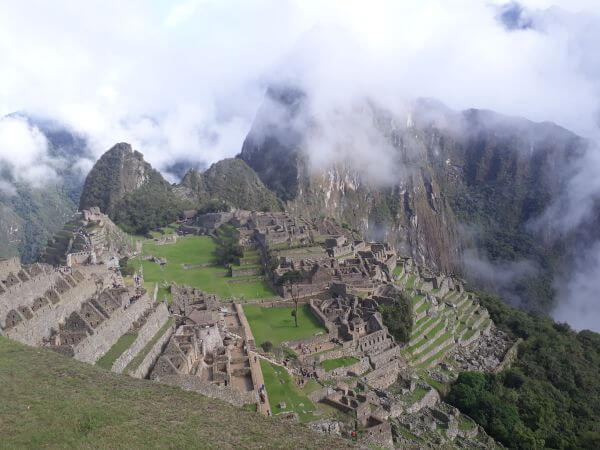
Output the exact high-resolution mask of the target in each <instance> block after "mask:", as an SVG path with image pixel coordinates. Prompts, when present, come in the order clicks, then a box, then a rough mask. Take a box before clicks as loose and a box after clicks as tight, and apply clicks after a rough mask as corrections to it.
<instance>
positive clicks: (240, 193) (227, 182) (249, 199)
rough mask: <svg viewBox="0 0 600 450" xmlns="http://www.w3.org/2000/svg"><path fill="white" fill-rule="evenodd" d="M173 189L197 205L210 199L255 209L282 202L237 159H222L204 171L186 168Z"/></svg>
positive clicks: (275, 208)
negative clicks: (186, 170) (187, 169)
mask: <svg viewBox="0 0 600 450" xmlns="http://www.w3.org/2000/svg"><path fill="white" fill-rule="evenodd" d="M175 190H176V191H177V192H178V193H179V194H180V195H182V196H184V197H185V198H187V199H189V200H190V201H192V202H194V203H197V204H199V205H202V204H205V203H207V202H209V201H212V200H217V201H223V202H226V203H227V204H229V205H231V206H234V207H237V208H245V209H251V210H256V211H280V210H281V209H282V203H281V201H280V200H279V199H278V198H277V196H276V195H275V194H274V193H273V192H271V191H270V190H269V189H267V187H266V186H265V185H264V184H263V182H262V181H261V180H260V178H259V177H258V176H257V174H256V172H254V170H252V169H251V168H250V167H249V166H248V165H247V164H246V163H245V162H244V161H242V160H240V159H233V158H230V159H224V160H222V161H219V162H217V163H215V164H213V165H212V166H210V167H209V168H208V169H207V170H206V171H204V172H199V171H197V170H195V169H191V170H189V171H188V172H187V173H186V174H185V176H184V177H183V179H182V180H181V183H180V184H179V185H178V186H177V187H176V188H175Z"/></svg>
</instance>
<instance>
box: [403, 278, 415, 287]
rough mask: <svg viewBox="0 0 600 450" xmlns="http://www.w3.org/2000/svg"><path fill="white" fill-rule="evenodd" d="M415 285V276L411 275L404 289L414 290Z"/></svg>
mask: <svg viewBox="0 0 600 450" xmlns="http://www.w3.org/2000/svg"><path fill="white" fill-rule="evenodd" d="M414 284H415V276H414V275H409V276H408V278H407V280H406V284H405V285H404V289H412V288H413V286H414Z"/></svg>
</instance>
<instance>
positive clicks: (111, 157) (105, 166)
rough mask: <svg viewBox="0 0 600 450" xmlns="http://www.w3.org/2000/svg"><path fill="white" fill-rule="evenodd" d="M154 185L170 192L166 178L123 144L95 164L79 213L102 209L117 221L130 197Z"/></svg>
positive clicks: (81, 200)
mask: <svg viewBox="0 0 600 450" xmlns="http://www.w3.org/2000/svg"><path fill="white" fill-rule="evenodd" d="M150 183H152V184H158V185H160V184H162V185H163V186H164V187H165V189H167V188H168V183H167V182H166V181H165V180H164V179H163V177H162V175H160V173H158V172H157V171H155V170H154V169H152V166H151V165H150V164H148V163H147V162H146V161H144V155H142V154H141V153H140V152H138V151H134V150H132V148H131V145H129V144H127V143H123V142H121V143H119V144H116V145H115V146H114V147H112V148H111V149H110V150H108V151H107V152H106V153H104V155H102V157H100V159H99V160H98V161H97V162H96V164H94V167H93V168H92V170H91V171H90V173H89V174H88V176H87V178H86V180H85V184H84V186H83V192H82V193H81V199H80V202H79V209H80V210H83V209H89V208H92V207H94V206H98V207H99V208H100V210H101V211H102V212H104V213H105V214H108V215H109V216H110V217H114V214H115V212H116V207H117V205H118V204H119V203H120V201H121V200H123V198H124V197H125V195H126V194H127V193H130V192H133V191H135V190H137V189H139V188H141V187H142V186H144V185H147V184H150Z"/></svg>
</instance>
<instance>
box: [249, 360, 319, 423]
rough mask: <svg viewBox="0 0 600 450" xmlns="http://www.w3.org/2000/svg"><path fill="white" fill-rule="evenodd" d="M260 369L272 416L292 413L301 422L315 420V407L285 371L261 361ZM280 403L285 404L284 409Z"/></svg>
mask: <svg viewBox="0 0 600 450" xmlns="http://www.w3.org/2000/svg"><path fill="white" fill-rule="evenodd" d="M260 367H261V369H262V372H263V376H264V379H265V386H266V387H267V394H268V396H269V404H270V406H271V412H272V413H273V414H279V413H281V412H291V411H293V412H296V413H298V416H299V417H300V420H301V421H302V422H304V421H310V420H315V416H314V414H313V412H314V411H315V405H314V404H313V403H312V402H311V401H310V399H309V398H308V397H307V396H306V395H305V394H304V393H302V392H301V391H300V390H299V389H298V388H297V387H296V385H295V383H294V380H292V378H291V377H290V374H289V373H288V372H287V370H285V369H284V368H283V367H280V366H276V365H273V364H271V363H270V362H268V361H265V360H262V359H261V361H260ZM281 402H285V408H283V409H282V408H280V407H279V404H280V403H281Z"/></svg>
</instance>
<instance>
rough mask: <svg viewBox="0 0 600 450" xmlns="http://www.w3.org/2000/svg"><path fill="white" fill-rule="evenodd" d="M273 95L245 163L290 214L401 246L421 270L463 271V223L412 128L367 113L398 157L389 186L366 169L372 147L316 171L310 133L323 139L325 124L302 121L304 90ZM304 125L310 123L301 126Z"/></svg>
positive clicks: (260, 117) (253, 134)
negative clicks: (363, 156) (336, 223)
mask: <svg viewBox="0 0 600 450" xmlns="http://www.w3.org/2000/svg"><path fill="white" fill-rule="evenodd" d="M269 96H270V98H269V100H268V103H269V102H270V103H271V105H270V107H266V108H263V109H262V110H261V112H259V115H258V116H257V117H256V119H255V123H254V125H253V127H252V130H251V131H250V134H249V135H248V137H247V138H246V140H245V142H244V145H243V148H242V152H241V153H240V155H239V158H241V159H243V160H244V161H246V162H247V163H248V164H249V165H250V166H251V167H252V168H254V170H256V171H257V173H258V175H259V176H260V178H261V179H262V180H263V181H264V182H265V184H266V185H267V187H269V188H270V189H272V190H274V191H275V192H277V193H278V194H279V196H280V197H281V198H283V199H284V200H286V201H287V207H288V208H289V209H290V210H292V211H295V212H297V213H300V214H305V215H312V216H319V215H327V216H330V217H334V218H336V219H338V220H340V221H341V222H343V223H345V224H347V226H349V227H351V228H354V229H358V230H360V231H361V232H363V233H364V234H366V236H367V237H369V238H372V239H383V240H386V241H388V242H390V243H393V244H394V245H395V246H396V247H397V248H398V249H400V251H401V252H402V253H404V254H406V255H410V256H413V257H414V258H415V259H416V260H417V261H418V262H419V263H420V264H428V265H430V266H433V267H436V268H438V269H441V270H443V271H446V272H455V271H457V270H458V269H459V268H460V260H461V243H460V240H459V237H458V232H457V225H456V220H455V217H454V214H453V211H452V209H451V208H450V207H449V203H448V198H447V196H446V195H445V193H444V192H443V191H442V190H441V189H440V181H441V180H440V177H439V176H438V174H437V173H436V172H435V170H434V164H432V162H431V161H430V156H431V155H430V154H429V153H428V152H426V151H422V150H425V147H424V146H422V148H419V149H418V150H419V151H418V152H415V148H414V144H415V143H414V142H413V141H414V139H413V137H412V136H411V135H407V136H404V133H405V132H406V129H405V128H402V129H400V128H396V127H395V126H394V121H393V120H391V118H390V117H387V116H386V115H385V114H384V113H383V112H382V111H379V110H377V109H376V108H375V107H374V106H372V105H369V104H365V105H364V108H363V109H364V110H363V111H362V114H363V115H364V112H365V111H366V112H367V115H368V117H370V120H371V121H372V123H371V124H370V125H371V126H372V127H373V128H374V129H377V130H378V131H377V132H378V133H379V134H381V136H383V137H384V139H385V140H386V142H387V144H389V145H390V148H392V149H393V151H394V153H395V154H394V156H393V159H394V160H395V161H396V162H397V177H395V179H394V180H393V181H392V182H383V183H382V182H381V180H380V179H379V177H378V176H377V172H378V169H377V167H375V168H373V167H371V168H370V169H369V173H366V172H365V171H364V170H363V167H361V160H360V153H361V152H369V151H370V149H369V148H357V149H354V152H353V154H352V155H353V158H348V159H346V158H344V157H343V156H342V158H340V159H339V160H331V161H330V163H329V164H327V165H319V166H318V167H315V164H314V162H313V161H311V157H312V155H311V152H312V149H311V148H309V147H307V146H306V143H307V141H308V140H309V139H308V136H309V135H311V134H315V133H318V129H319V127H320V124H318V123H315V122H314V121H311V120H310V119H306V118H299V117H300V116H301V115H302V114H304V113H305V111H304V108H303V102H304V100H305V97H304V96H303V94H301V93H299V92H297V91H283V92H281V91H275V90H271V91H269ZM272 104H274V108H275V109H276V110H277V111H278V114H277V117H278V120H277V121H272V117H273V114H272V113H271V110H270V109H271V108H272V107H273V105H272ZM297 123H301V124H306V123H310V125H309V126H307V127H306V128H303V127H301V128H298V127H296V126H295V125H294V124H297ZM331 145H333V146H335V145H336V143H335V142H332V143H331ZM357 156H358V158H357ZM382 164H384V162H383V161H382ZM392 171H393V169H392ZM381 172H382V173H383V172H386V173H388V174H389V172H390V168H389V167H383V166H382V167H381ZM381 178H384V177H383V176H382V177H381Z"/></svg>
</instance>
